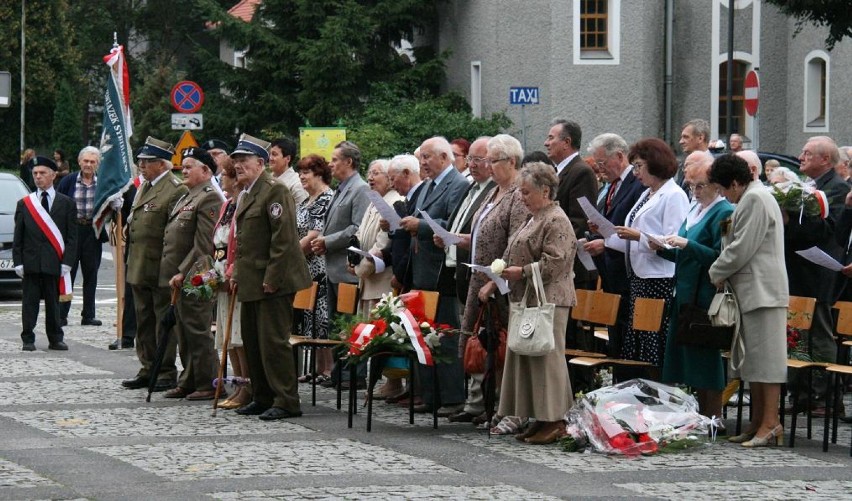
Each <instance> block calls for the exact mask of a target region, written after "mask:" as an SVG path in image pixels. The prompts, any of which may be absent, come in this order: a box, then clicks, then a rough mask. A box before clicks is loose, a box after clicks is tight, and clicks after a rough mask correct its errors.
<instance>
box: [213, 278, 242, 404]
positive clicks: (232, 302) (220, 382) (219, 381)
mask: <svg viewBox="0 0 852 501" xmlns="http://www.w3.org/2000/svg"><path fill="white" fill-rule="evenodd" d="M236 304H237V289H236V288H234V290H232V291H231V293H230V297H229V298H228V319H227V320H226V321H225V336H224V339H223V340H222V359H221V361H220V362H219V374H218V375H217V377H216V390H215V393H214V394H213V414H212V416H213V417H216V406H217V405H218V404H219V395H221V393H222V386H224V385H225V380H224V377H225V367H226V366H227V365H228V346H229V345H230V344H231V326H232V325H233V322H234V306H236Z"/></svg>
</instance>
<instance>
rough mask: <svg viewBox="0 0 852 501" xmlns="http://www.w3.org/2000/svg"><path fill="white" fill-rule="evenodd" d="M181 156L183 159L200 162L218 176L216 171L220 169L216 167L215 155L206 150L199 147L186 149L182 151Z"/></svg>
mask: <svg viewBox="0 0 852 501" xmlns="http://www.w3.org/2000/svg"><path fill="white" fill-rule="evenodd" d="M181 156H182V157H183V158H194V159H196V160H198V161H199V162H201V163H203V164H204V165H206V166H207V168H209V169H210V172H212V173H213V174H216V169H217V168H218V167H219V166H218V165H216V162H215V161H214V160H213V155H211V154H210V153H208V152H207V150H205V149H204V148H199V147H197V146H191V147H189V148H184V149H183V151H181Z"/></svg>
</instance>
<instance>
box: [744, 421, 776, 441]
mask: <svg viewBox="0 0 852 501" xmlns="http://www.w3.org/2000/svg"><path fill="white" fill-rule="evenodd" d="M773 442H774V443H773ZM742 445H743V447H767V446H770V445H779V446H780V445H784V427H783V426H781V425H780V424H779V425H778V426H776V427H775V428H772V430H770V431H769V433H767V434H766V435H764V436H762V437H758V436H755V437H754V438H753V439H751V440H749V441H748V442H743V444H742Z"/></svg>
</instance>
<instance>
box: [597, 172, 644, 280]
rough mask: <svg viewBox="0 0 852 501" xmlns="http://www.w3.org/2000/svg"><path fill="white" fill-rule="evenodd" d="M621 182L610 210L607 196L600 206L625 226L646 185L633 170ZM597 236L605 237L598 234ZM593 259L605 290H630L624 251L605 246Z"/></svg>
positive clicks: (610, 216)
mask: <svg viewBox="0 0 852 501" xmlns="http://www.w3.org/2000/svg"><path fill="white" fill-rule="evenodd" d="M620 184H621V186H619V187H618V191H616V192H615V195H613V197H612V201H611V203H610V207H609V210H608V211H607V210H606V198H604V200H602V201H601V204H600V206H598V210H599V211H600V213H601V214H603V215H604V217H606V218H607V219H608V220H609V221H610V222H611V223H612V224H614V225H616V226H624V221H626V220H627V215H628V214H629V213H630V209H632V208H633V206H634V205H635V204H636V201H637V200H639V197H640V196H641V195H642V192H643V191H645V187H644V186H642V183H640V182H639V180H638V179H637V178H636V176H634V175H633V172H632V171H631V172H630V173H628V174H627V175H626V176H625V177H624V180H623V181H621V183H620ZM597 238H603V237H601V236H600V235H597ZM610 238H616V239H617V238H618V236H617V235H613V236H611V237H610ZM593 259H594V261H595V266H596V267H597V268H598V271H599V272H600V276H601V285H602V287H603V290H605V291H606V292H612V293H614V294H624V293H626V292H627V291H628V290H629V288H630V287H629V281H628V279H627V265H626V263H625V261H624V252H621V251H620V250H618V249H614V248H612V247H610V246H605V247H604V252H603V254H600V255H598V256H595V257H594V258H593Z"/></svg>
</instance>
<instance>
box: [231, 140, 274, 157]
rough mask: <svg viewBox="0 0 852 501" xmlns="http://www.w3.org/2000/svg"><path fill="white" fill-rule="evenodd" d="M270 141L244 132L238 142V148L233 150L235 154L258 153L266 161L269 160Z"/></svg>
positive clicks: (232, 153) (232, 154)
mask: <svg viewBox="0 0 852 501" xmlns="http://www.w3.org/2000/svg"><path fill="white" fill-rule="evenodd" d="M269 144H270V143H269V142H268V141H264V140H263V139H258V138H256V137H253V136H249V135H248V134H242V135H241V136H240V140H239V141H238V142H237V149H235V150H234V151H233V152H231V156H234V155H256V156H258V157H260V158H262V159H263V161H264V162H268V161H269Z"/></svg>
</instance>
